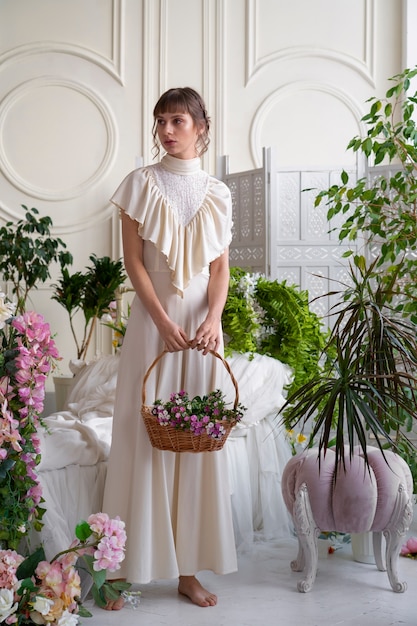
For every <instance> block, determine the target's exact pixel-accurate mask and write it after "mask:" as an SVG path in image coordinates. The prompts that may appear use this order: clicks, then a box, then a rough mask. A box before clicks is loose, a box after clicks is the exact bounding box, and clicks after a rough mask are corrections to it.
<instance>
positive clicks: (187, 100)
mask: <svg viewBox="0 0 417 626" xmlns="http://www.w3.org/2000/svg"><path fill="white" fill-rule="evenodd" d="M180 111H181V112H183V113H189V114H190V115H191V117H192V118H193V121H194V124H195V125H196V126H197V128H203V130H202V132H201V133H200V135H199V137H198V140H197V145H196V149H197V154H198V156H201V155H202V154H204V153H205V152H206V150H207V148H208V145H209V143H210V137H209V131H210V118H209V116H208V115H207V110H206V105H205V104H204V100H203V98H202V97H201V96H200V94H199V93H197V92H196V91H195V90H194V89H192V88H191V87H175V88H173V89H168V91H166V92H165V93H163V94H162V96H161V97H160V98H159V100H158V102H157V103H156V104H155V108H154V110H153V117H154V124H153V127H152V137H153V152H154V157H157V156H158V155H159V153H160V146H159V142H158V131H157V121H156V118H157V117H158V115H160V114H161V113H167V112H170V113H176V112H180Z"/></svg>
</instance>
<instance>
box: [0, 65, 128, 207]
mask: <svg viewBox="0 0 417 626" xmlns="http://www.w3.org/2000/svg"><path fill="white" fill-rule="evenodd" d="M51 86H52V87H63V88H66V89H72V90H74V91H76V92H78V93H79V94H81V95H82V96H84V97H85V98H88V100H90V102H91V103H92V104H93V105H94V106H95V107H96V109H97V111H98V113H99V115H100V117H101V119H102V120H103V122H104V125H105V129H106V139H107V144H106V148H105V152H104V154H103V156H102V158H101V160H100V163H99V164H98V165H97V168H96V169H95V171H94V172H93V174H91V175H90V176H88V178H86V179H85V180H83V181H82V182H80V183H79V184H78V185H76V186H74V187H71V188H68V189H61V190H59V191H53V190H50V189H45V188H40V187H36V185H33V184H31V183H29V182H28V181H26V180H25V179H24V178H23V177H22V176H21V175H20V174H19V172H17V171H16V170H15V168H14V167H13V166H12V164H11V163H10V161H9V159H8V157H7V153H6V150H5V143H4V140H3V134H4V129H5V126H6V124H7V116H8V114H9V113H10V111H11V110H12V109H13V106H14V105H15V104H16V103H17V102H18V101H19V100H20V99H21V98H23V97H25V96H27V95H29V94H30V92H31V91H33V90H34V89H39V88H43V87H51ZM116 144H117V141H116V123H115V120H114V119H113V115H112V113H111V111H110V109H109V108H108V107H107V105H106V104H105V102H104V101H103V100H102V99H101V98H100V97H99V96H98V95H97V93H95V92H93V91H92V90H91V89H88V88H87V87H85V86H84V85H81V84H80V83H77V82H75V81H72V80H65V79H62V78H60V77H56V76H42V77H41V78H35V79H33V80H29V81H27V82H25V83H22V84H21V85H19V86H18V87H16V88H15V89H13V90H12V91H10V92H9V93H8V94H7V96H6V97H5V98H4V99H3V100H2V102H1V103H0V146H2V149H1V150H0V171H1V172H2V174H3V175H4V176H5V177H6V178H7V180H8V181H9V182H10V183H11V184H12V185H13V186H14V187H15V188H16V189H19V190H20V191H22V192H23V193H24V194H26V195H28V196H31V197H34V198H38V199H41V200H49V201H53V202H59V201H63V200H68V199H71V198H76V197H79V196H81V195H82V194H84V193H86V192H87V191H88V190H89V189H90V188H91V187H92V185H94V184H96V183H97V182H98V181H99V180H100V179H101V178H102V177H103V176H104V175H105V174H106V172H107V170H108V169H109V167H110V166H111V164H112V162H113V160H114V158H115V152H116ZM32 148H33V146H32Z"/></svg>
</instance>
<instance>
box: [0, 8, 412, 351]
mask: <svg viewBox="0 0 417 626" xmlns="http://www.w3.org/2000/svg"><path fill="white" fill-rule="evenodd" d="M414 1H415V0H404V2H401V0H337V1H336V2H335V1H334V0H314V2H312V1H311V0H292V1H291V2H289V1H288V0H36V2H35V1H34V0H0V190H1V194H0V220H5V219H9V218H18V217H20V216H21V215H22V209H21V208H20V205H21V204H27V205H28V206H36V207H37V208H38V209H39V210H40V212H41V213H42V214H49V215H50V216H51V217H52V219H53V222H54V225H55V234H57V235H60V236H62V237H63V238H64V239H65V241H67V243H68V246H69V248H70V249H71V251H73V252H74V255H75V263H74V269H82V268H83V267H84V266H85V265H86V264H87V263H88V256H89V254H91V253H92V252H96V253H97V254H99V255H102V254H110V255H112V256H115V257H118V256H119V254H120V252H121V250H120V234H119V229H118V220H117V218H116V217H115V212H114V210H113V208H112V207H111V206H110V204H109V202H108V199H109V197H110V195H111V194H112V192H113V191H114V189H115V187H116V186H117V185H118V184H119V182H120V180H121V179H122V178H123V177H124V176H125V175H126V174H127V173H128V172H129V171H130V170H131V169H132V168H133V167H134V166H135V159H136V158H137V157H142V158H143V162H144V163H149V162H151V160H152V150H151V149H152V138H151V128H152V109H153V106H154V104H155V101H156V99H157V98H158V96H159V95H160V93H161V92H162V91H164V90H165V89H167V88H168V87H172V86H176V85H190V86H192V87H195V88H196V89H198V90H200V91H201V92H202V94H203V96H204V98H205V100H206V102H207V105H208V111H209V114H210V115H211V117H212V121H213V127H212V128H213V130H212V143H211V146H210V149H209V152H208V154H207V155H205V157H204V160H203V164H204V167H206V168H207V169H208V170H209V171H210V172H212V173H214V172H215V164H216V158H217V157H218V156H219V155H224V154H227V155H228V156H229V162H230V172H231V173H233V172H237V171H242V170H249V169H253V168H256V167H260V166H261V164H262V163H261V162H262V148H263V147H264V146H272V147H273V149H274V151H275V161H276V163H277V167H278V169H279V170H281V171H283V170H289V169H292V171H295V170H296V169H298V170H300V169H303V168H306V167H307V168H310V169H311V170H312V171H313V170H314V169H316V170H317V169H322V170H323V169H327V170H331V169H335V168H338V167H339V166H341V165H345V166H346V165H348V166H353V165H354V163H353V156H352V155H351V154H346V152H345V148H346V145H347V142H348V141H349V139H350V138H351V137H352V135H354V134H356V133H358V132H359V131H360V129H361V128H360V118H361V116H362V115H363V113H364V112H365V111H366V110H367V105H366V104H365V101H366V100H367V98H369V97H370V96H372V95H377V96H381V95H383V93H384V92H385V90H386V88H387V79H388V77H389V76H392V75H394V74H395V73H397V72H399V71H401V69H402V62H403V58H406V59H407V60H410V59H411V58H412V50H413V49H414V50H415V47H414V48H412V47H410V45H408V46H405V47H404V46H403V33H404V35H407V34H408V39H409V40H410V41H411V39H412V37H413V32H414V30H413V29H411V28H410V26H409V25H407V24H403V15H402V7H403V5H404V6H405V7H406V8H407V9H408V13H409V14H410V15H412V14H413V11H412V8H413V6H414V5H413V2H414ZM403 53H404V56H403ZM287 173H288V172H287ZM292 185H298V186H300V185H302V183H301V182H300V180H299V179H298V180H296V178H291V176H290V175H289V176H287V178H286V180H285V183H284V182H283V181H282V180H281V184H280V189H279V193H281V194H282V197H283V198H284V203H285V197H286V194H287V195H288V197H289V195H290V187H291V186H292ZM281 199H282V198H281ZM303 201H307V200H303ZM286 206H287V207H288V213H284V214H282V215H280V216H279V220H280V222H279V232H278V233H277V237H278V239H279V238H280V237H282V238H283V245H282V246H281V244H280V246H281V247H280V248H279V250H280V254H281V260H279V261H278V268H277V271H279V272H281V274H282V275H283V274H286V276H288V277H289V276H290V274H291V275H294V276H297V279H296V280H295V279H294V280H291V282H298V283H299V284H303V285H305V286H307V283H308V286H309V287H310V288H311V289H312V291H313V293H315V292H316V290H317V287H316V283H315V282H314V281H313V278H312V272H311V268H312V267H314V268H316V270H317V272H320V271H322V272H323V274H324V275H326V280H327V278H328V276H329V273H330V274H331V273H332V272H333V271H336V270H334V267H335V263H333V260H334V258H333V257H334V255H335V254H336V253H335V251H334V245H333V244H334V241H332V240H330V241H328V242H327V244H326V246H327V247H326V246H325V247H324V248H323V250H324V252H323V254H324V257H323V258H314V255H313V252H312V251H311V250H312V248H310V247H309V245H310V242H309V241H308V238H307V239H306V238H304V239H300V240H299V241H298V242H296V239H293V240H292V241H291V238H292V237H293V230H295V231H297V237H298V236H299V234H300V232H301V230H302V229H306V228H307V229H309V232H310V231H314V228H316V230H317V224H316V223H315V220H317V219H318V217H317V216H316V217H315V218H314V219H313V218H311V220H310V221H307V222H305V220H304V221H303V219H304V218H303V214H302V213H300V206H298V205H297V206H290V204H289V201H287V205H286ZM291 211H292V213H291ZM319 230H320V228H319ZM310 234H311V233H310ZM294 242H296V245H294ZM285 244H288V245H285ZM303 246H304V247H303ZM291 247H292V248H293V253H295V252H297V254H299V255H301V257H302V259H301V262H300V261H299V259H295V258H294V259H290V258H286V260H285V259H284V258H282V257H285V256H286V255H287V257H288V255H289V250H290V249H291ZM317 249H320V246H319V247H318V248H317ZM316 253H317V250H316V251H315V252H314V254H316ZM309 255H310V257H309ZM326 256H327V257H329V258H330V257H331V260H332V262H331V263H330V262H329V260H328V258H325V257H326ZM336 256H337V255H336ZM307 257H308V258H307ZM304 261H305V262H304ZM280 263H281V264H280ZM332 263H333V266H332ZM329 267H330V269H326V268H329ZM332 267H333V269H332ZM314 280H315V279H314ZM49 295H50V290H49V287H48V286H45V287H42V290H41V291H40V292H39V293H37V294H36V296H34V303H35V305H36V307H37V308H38V309H39V310H40V312H41V313H44V314H45V315H46V317H47V318H50V319H51V322H52V326H53V327H55V325H58V326H59V329H55V330H56V331H57V341H58V344H59V348H60V350H61V352H62V354H63V356H64V361H65V362H66V361H67V360H68V358H69V357H70V356H72V354H73V349H72V343H71V339H70V338H69V335H68V332H69V329H68V326H67V322H66V319H65V316H64V315H63V312H62V311H61V310H60V309H59V307H58V305H56V304H55V303H53V302H52V301H50V298H49Z"/></svg>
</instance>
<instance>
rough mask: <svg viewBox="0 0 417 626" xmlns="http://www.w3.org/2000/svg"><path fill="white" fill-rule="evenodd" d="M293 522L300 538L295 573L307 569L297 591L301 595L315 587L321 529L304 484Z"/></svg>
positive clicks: (294, 565)
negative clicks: (318, 539) (315, 519)
mask: <svg viewBox="0 0 417 626" xmlns="http://www.w3.org/2000/svg"><path fill="white" fill-rule="evenodd" d="M293 520H294V526H295V530H296V532H297V537H298V545H299V550H298V555H297V559H296V560H295V561H292V563H291V569H292V570H293V571H297V572H298V571H302V570H303V569H304V567H305V572H304V574H305V576H304V578H302V579H301V580H300V581H299V582H298V584H297V589H298V591H300V592H301V593H306V592H307V591H310V590H311V588H312V587H313V584H314V581H315V579H316V573H317V561H318V549H317V537H318V536H319V534H320V529H319V528H317V526H316V522H315V521H314V518H313V514H312V511H311V506H310V499H309V497H308V491H307V485H306V484H305V483H303V484H302V485H301V487H300V489H299V491H298V493H297V495H296V497H295V502H294V508H293Z"/></svg>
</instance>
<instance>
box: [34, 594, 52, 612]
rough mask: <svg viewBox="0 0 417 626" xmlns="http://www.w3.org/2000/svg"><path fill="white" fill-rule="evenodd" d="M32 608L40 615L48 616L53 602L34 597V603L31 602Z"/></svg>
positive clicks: (41, 597)
mask: <svg viewBox="0 0 417 626" xmlns="http://www.w3.org/2000/svg"><path fill="white" fill-rule="evenodd" d="M31 605H32V608H33V610H34V611H36V612H37V613H40V614H41V615H48V613H49V611H50V610H51V608H52V607H53V606H54V601H53V600H50V599H49V598H44V597H43V596H36V598H35V602H31Z"/></svg>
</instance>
